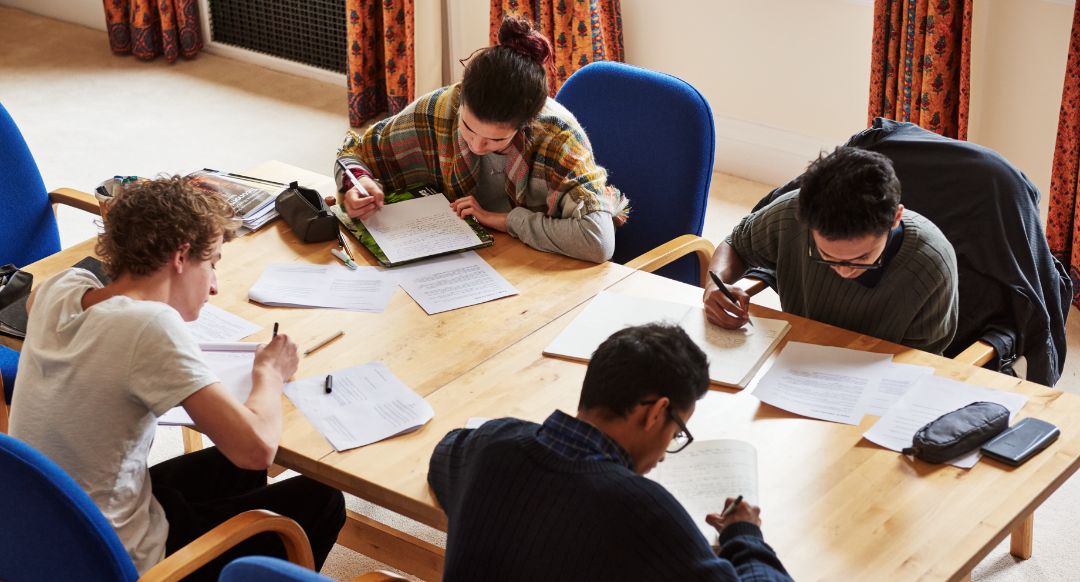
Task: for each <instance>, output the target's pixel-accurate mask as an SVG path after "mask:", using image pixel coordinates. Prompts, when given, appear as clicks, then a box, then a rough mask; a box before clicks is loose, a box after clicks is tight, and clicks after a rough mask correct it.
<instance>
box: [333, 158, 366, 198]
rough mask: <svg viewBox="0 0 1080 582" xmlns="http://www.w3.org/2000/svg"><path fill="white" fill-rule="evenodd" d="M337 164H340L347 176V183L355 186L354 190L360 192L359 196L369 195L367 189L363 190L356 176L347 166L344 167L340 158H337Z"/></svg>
mask: <svg viewBox="0 0 1080 582" xmlns="http://www.w3.org/2000/svg"><path fill="white" fill-rule="evenodd" d="M337 164H338V165H339V166H341V170H342V171H343V172H344V173H345V175H346V176H347V177H348V178H349V183H350V184H352V185H353V188H356V191H357V192H359V193H360V196H361V197H364V198H367V197H368V196H371V194H368V191H367V190H365V189H364V187H363V186H361V185H360V182H357V181H356V178H355V177H354V176H353V175H352V172H350V171H349V168H346V167H345V163H344V162H342V161H341V160H340V159H338V161H337Z"/></svg>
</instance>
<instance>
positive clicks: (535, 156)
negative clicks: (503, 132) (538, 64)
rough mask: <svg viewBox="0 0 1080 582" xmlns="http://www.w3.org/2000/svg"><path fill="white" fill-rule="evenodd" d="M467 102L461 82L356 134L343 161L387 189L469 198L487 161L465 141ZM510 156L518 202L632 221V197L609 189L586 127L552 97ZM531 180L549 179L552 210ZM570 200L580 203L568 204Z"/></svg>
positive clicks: (556, 213)
mask: <svg viewBox="0 0 1080 582" xmlns="http://www.w3.org/2000/svg"><path fill="white" fill-rule="evenodd" d="M460 104H461V87H460V85H457V84H455V85H450V86H449V87H443V88H441V89H436V90H435V91H433V92H431V93H429V94H427V95H424V96H423V97H420V98H419V99H417V100H416V101H414V102H413V103H411V104H410V105H409V106H408V107H406V108H405V109H404V110H402V111H401V112H400V113H398V114H397V115H394V116H392V117H388V118H386V119H383V120H381V121H379V122H377V123H375V124H373V125H372V126H371V127H369V128H368V129H367V131H365V132H364V135H363V136H362V137H361V136H360V135H358V134H357V133H355V132H353V131H350V132H349V133H348V134H347V136H346V138H345V143H344V144H343V145H342V147H341V149H340V150H338V157H339V158H347V159H350V160H352V161H355V162H358V163H360V164H361V165H363V166H364V167H366V168H367V169H368V170H369V171H370V172H371V173H372V174H374V176H375V177H376V178H377V179H379V180H380V181H382V182H383V183H385V184H389V185H390V186H391V187H390V188H389V189H387V191H388V192H390V191H397V190H410V189H413V188H417V187H419V186H433V187H434V188H435V189H436V190H437V191H439V192H442V193H444V194H446V197H447V198H448V199H450V200H456V199H458V198H462V197H465V196H470V195H472V194H473V192H475V190H476V183H477V179H478V175H479V171H480V157H479V156H476V155H474V154H473V153H472V152H470V151H469V148H468V146H467V145H466V143H465V139H464V138H463V137H462V136H461V132H460V130H459V128H458V106H459V105H460ZM504 153H505V154H506V156H507V159H506V194H507V196H509V198H510V199H511V200H513V201H514V202H515V205H517V206H525V207H526V208H528V209H529V210H531V211H534V212H543V213H545V214H546V215H547V216H551V217H557V218H570V217H572V216H584V215H586V214H590V213H592V212H598V211H603V212H608V213H609V214H611V215H612V217H613V219H614V220H615V223H616V224H617V225H621V224H622V223H623V222H625V221H626V215H627V213H628V211H629V208H628V206H627V199H626V197H625V196H624V195H623V194H622V192H620V191H619V190H618V189H617V188H615V187H614V186H609V185H608V184H607V171H606V170H604V168H602V167H600V166H598V165H597V164H596V161H595V160H594V159H593V153H592V146H591V145H590V144H589V139H588V138H587V137H586V136H585V132H584V130H583V129H582V128H581V126H580V125H578V122H577V120H576V119H574V118H573V116H565V115H561V112H560V110H557V109H556V108H554V107H552V104H551V101H550V100H549V101H548V103H547V104H546V105H545V106H544V109H543V110H542V111H541V112H540V115H539V116H538V117H537V119H535V120H534V121H533V122H531V123H530V124H529V125H527V126H526V127H525V128H523V129H522V130H521V131H519V132H518V133H517V134H516V135H515V136H514V138H513V139H512V140H511V143H510V145H509V146H507V149H506V150H504ZM530 177H543V179H544V180H545V181H546V182H547V190H548V196H547V199H546V205H545V207H542V208H531V207H529V206H528V205H527V204H526V202H525V200H526V197H525V195H526V193H527V192H528V188H529V179H530ZM566 197H570V200H572V201H573V202H574V203H575V204H567V203H566V202H567V200H566ZM560 209H562V210H560Z"/></svg>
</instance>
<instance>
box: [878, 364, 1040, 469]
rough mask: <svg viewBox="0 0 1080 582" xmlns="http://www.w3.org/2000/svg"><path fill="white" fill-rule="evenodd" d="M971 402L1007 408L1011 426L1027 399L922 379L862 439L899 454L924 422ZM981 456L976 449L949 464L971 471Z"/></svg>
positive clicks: (1015, 394) (929, 377) (937, 380)
mask: <svg viewBox="0 0 1080 582" xmlns="http://www.w3.org/2000/svg"><path fill="white" fill-rule="evenodd" d="M973 402H996V403H998V404H1000V405H1002V406H1004V407H1005V408H1008V409H1009V422H1010V423H1011V422H1012V419H1013V417H1015V416H1016V413H1017V412H1019V411H1020V409H1021V408H1023V407H1024V404H1025V403H1026V402H1027V396H1025V395H1024V394H1018V393H1016V392H1005V391H1002V390H993V389H991V388H983V387H982V386H974V385H972V384H965V383H963V382H957V381H956V380H949V379H948V378H942V377H941V376H925V377H924V378H923V379H922V380H920V381H919V382H918V383H917V384H915V385H914V386H912V387H911V389H910V390H908V391H907V393H906V394H904V395H903V396H902V397H900V399H899V400H898V401H897V402H896V404H893V406H892V407H891V408H890V409H889V411H888V412H887V413H885V416H882V417H881V419H880V420H878V421H877V422H876V423H875V424H874V426H872V427H870V430H868V431H866V433H865V434H863V436H864V437H866V440H868V441H870V442H872V443H875V444H878V445H881V446H883V447H885V448H887V449H892V450H894V451H897V452H900V451H901V450H903V449H904V448H905V447H910V446H911V439H912V438H913V437H914V436H915V433H916V432H918V431H919V429H920V428H922V427H923V426H925V425H926V423H928V422H930V421H932V420H934V419H936V418H938V417H939V416H941V415H943V414H945V413H947V412H952V411H954V410H956V409H958V408H963V407H965V406H967V405H968V404H971V403H973ZM980 456H981V454H980V453H979V450H978V449H975V450H974V451H972V452H971V453H969V454H967V455H964V456H963V457H960V458H959V459H954V460H952V461H949V464H950V465H954V466H956V467H960V468H962V469H970V468H971V467H973V466H975V463H976V462H978V460H979V457H980Z"/></svg>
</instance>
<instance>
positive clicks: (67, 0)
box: [0, 0, 105, 30]
mask: <svg viewBox="0 0 1080 582" xmlns="http://www.w3.org/2000/svg"><path fill="white" fill-rule="evenodd" d="M0 6H10V7H11V8H19V9H21V10H25V11H27V12H33V13H34V14H40V15H42V16H48V17H49V18H55V19H57V20H63V21H65V22H71V23H74V24H81V25H83V26H86V27H88V28H94V29H97V30H105V8H104V7H103V6H102V4H101V0H0Z"/></svg>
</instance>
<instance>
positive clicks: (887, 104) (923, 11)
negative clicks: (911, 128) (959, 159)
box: [870, 0, 974, 139]
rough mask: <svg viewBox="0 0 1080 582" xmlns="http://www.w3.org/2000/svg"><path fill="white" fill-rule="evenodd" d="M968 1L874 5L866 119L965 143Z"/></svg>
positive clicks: (903, 0)
mask: <svg viewBox="0 0 1080 582" xmlns="http://www.w3.org/2000/svg"><path fill="white" fill-rule="evenodd" d="M973 1H974V0H875V1H874V40H873V49H872V50H873V53H872V56H871V62H870V120H873V119H874V118H875V117H888V118H890V119H895V120H897V121H910V122H912V123H915V124H917V125H919V126H920V127H924V128H926V129H929V130H930V131H933V132H936V133H940V134H941V135H944V136H947V137H953V138H957V139H967V118H968V83H969V77H970V62H971V7H972V4H973Z"/></svg>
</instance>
